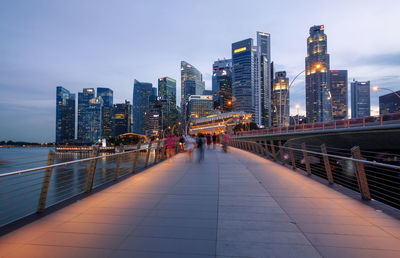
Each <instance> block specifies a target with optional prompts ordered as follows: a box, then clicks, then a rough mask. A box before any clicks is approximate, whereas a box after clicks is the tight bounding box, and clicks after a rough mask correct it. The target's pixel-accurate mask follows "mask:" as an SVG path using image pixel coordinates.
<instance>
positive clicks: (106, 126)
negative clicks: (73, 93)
mask: <svg viewBox="0 0 400 258" xmlns="http://www.w3.org/2000/svg"><path fill="white" fill-rule="evenodd" d="M97 97H101V99H102V100H103V107H102V121H101V131H102V138H110V137H112V136H113V135H114V131H113V130H114V108H113V101H114V92H113V91H112V90H111V89H109V88H97Z"/></svg>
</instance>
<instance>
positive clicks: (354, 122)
mask: <svg viewBox="0 0 400 258" xmlns="http://www.w3.org/2000/svg"><path fill="white" fill-rule="evenodd" d="M392 124H400V112H397V113H392V114H384V115H380V116H368V117H362V118H353V119H344V120H337V121H329V122H321V123H309V124H296V125H290V126H283V127H272V128H269V129H261V130H253V131H243V132H236V136H252V135H268V134H286V133H299V132H308V131H321V130H322V131H325V130H336V129H344V128H365V127H373V126H384V125H392Z"/></svg>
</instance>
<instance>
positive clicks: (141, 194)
mask: <svg viewBox="0 0 400 258" xmlns="http://www.w3.org/2000/svg"><path fill="white" fill-rule="evenodd" d="M205 160H206V162H205V163H202V164H198V163H188V162H187V161H186V155H183V154H180V155H177V156H175V157H174V158H173V159H172V160H170V161H166V162H163V163H161V164H158V165H156V166H154V167H151V168H150V169H148V170H146V171H145V172H142V173H140V174H138V175H135V176H132V177H130V178H129V179H127V180H124V181H122V182H120V183H119V184H116V185H114V186H112V187H109V188H107V189H105V190H103V191H101V192H99V193H96V194H93V195H91V196H90V197H88V198H85V199H84V200H81V201H79V202H76V203H74V204H73V205H70V206H68V207H65V208H63V209H61V210H59V211H57V212H54V213H52V214H50V215H48V216H46V217H44V218H42V219H40V220H38V221H35V222H34V223H31V224H29V225H27V226H24V227H22V228H20V229H19V230H16V231H14V232H12V233H10V234H8V235H5V236H3V237H1V238H0V257H85V258H86V257H155V258H164V257H182V258H191V257H193V258H195V257H196V258H197V257H321V256H323V257H340V258H344V257H400V221H399V220H396V219H393V218H391V217H389V216H388V215H386V214H384V213H382V212H377V211H376V210H375V209H373V208H370V207H369V206H366V205H364V204H362V203H361V202H359V201H357V200H354V199H351V198H349V197H347V196H345V195H343V194H341V193H339V192H337V191H335V190H333V189H331V188H329V187H328V186H326V185H324V184H320V183H318V182H316V181H314V180H312V179H310V178H308V177H306V176H303V175H301V174H299V173H296V172H293V171H292V170H290V169H288V168H285V167H282V166H280V165H277V164H274V163H272V162H270V161H268V160H265V159H263V158H260V157H258V156H256V155H253V154H250V153H247V152H244V151H241V150H234V149H232V150H231V152H230V153H229V154H224V153H221V152H220V151H213V150H211V151H206V158H205Z"/></svg>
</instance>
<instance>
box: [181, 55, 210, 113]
mask: <svg viewBox="0 0 400 258" xmlns="http://www.w3.org/2000/svg"><path fill="white" fill-rule="evenodd" d="M193 85H194V87H195V94H196V95H201V94H203V91H204V88H205V87H204V86H205V83H204V82H203V75H202V74H201V73H200V71H199V70H197V69H196V68H195V67H194V66H193V65H191V64H189V63H187V62H185V61H181V106H182V105H184V103H185V102H186V101H187V100H188V98H189V96H188V95H187V94H185V88H186V87H189V86H190V87H193ZM186 92H187V91H186Z"/></svg>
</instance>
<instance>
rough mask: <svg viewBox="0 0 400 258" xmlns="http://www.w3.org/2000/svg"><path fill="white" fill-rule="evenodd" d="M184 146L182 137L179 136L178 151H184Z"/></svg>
mask: <svg viewBox="0 0 400 258" xmlns="http://www.w3.org/2000/svg"><path fill="white" fill-rule="evenodd" d="M184 144H185V138H183V135H181V136H179V148H180V151H182V152H183V151H185V147H184Z"/></svg>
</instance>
